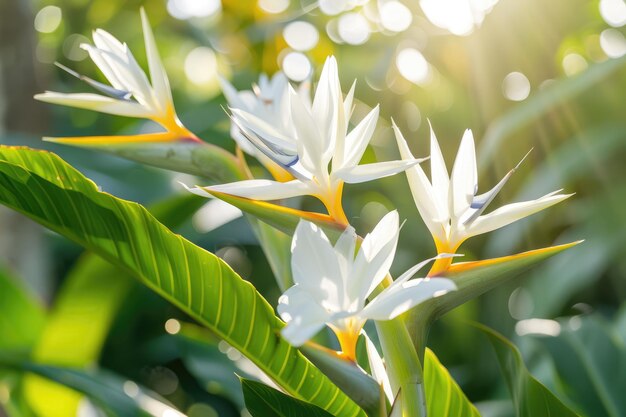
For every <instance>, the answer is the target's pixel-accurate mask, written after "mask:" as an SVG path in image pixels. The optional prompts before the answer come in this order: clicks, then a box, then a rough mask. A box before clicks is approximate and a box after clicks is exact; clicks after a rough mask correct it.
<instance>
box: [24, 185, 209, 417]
mask: <svg viewBox="0 0 626 417" xmlns="http://www.w3.org/2000/svg"><path fill="white" fill-rule="evenodd" d="M204 203H205V200H204V199H203V198H201V197H198V196H195V195H193V194H182V195H178V196H174V197H171V198H167V199H165V200H163V201H161V202H158V203H157V204H155V205H153V206H152V207H151V209H150V212H151V213H153V214H154V216H155V217H157V218H158V219H159V220H160V221H162V222H163V223H165V224H167V225H168V226H169V227H175V226H177V225H179V224H180V223H182V222H183V221H185V220H186V219H187V218H189V216H191V214H193V213H194V212H195V211H196V210H197V209H198V208H200V207H201V206H202V204H204ZM132 284H133V281H132V280H131V277H130V276H129V275H128V274H127V273H125V272H124V271H121V270H120V268H119V267H117V266H115V265H113V264H111V263H109V262H107V261H105V260H104V259H102V258H100V257H99V256H98V255H95V254H93V253H86V254H85V255H83V256H82V257H81V258H80V259H79V260H78V262H77V263H76V264H75V265H74V267H73V268H72V270H71V271H70V272H69V274H68V275H67V277H66V278H65V280H64V283H63V287H62V288H61V290H60V293H59V296H58V297H57V298H56V300H55V304H54V306H53V308H52V310H51V312H50V314H49V316H48V319H47V322H46V325H45V329H44V330H43V332H42V334H41V336H40V337H39V339H38V341H37V344H36V346H35V348H34V349H33V353H32V358H33V360H35V361H36V362H38V363H41V364H46V365H58V366H68V367H73V368H77V369H80V368H85V367H88V366H90V365H93V364H95V363H96V362H97V360H98V357H99V356H100V351H101V349H102V345H103V344H104V341H105V338H106V335H107V334H108V332H109V328H110V326H111V323H112V321H113V319H114V317H115V315H116V313H117V311H118V309H119V307H120V305H121V304H122V303H123V302H125V299H126V295H127V294H128V292H129V290H130V289H131V288H132ZM78 340H80V343H77V341H78ZM22 390H23V393H24V395H25V397H26V399H27V400H28V401H29V403H30V406H31V407H32V408H33V409H34V410H36V412H37V414H38V415H39V416H40V417H66V416H69V415H75V414H76V411H77V409H78V406H79V404H80V401H81V398H82V395H81V394H79V393H78V392H76V391H74V390H72V389H70V388H67V387H64V386H62V385H60V384H57V383H55V382H53V381H50V380H48V379H45V378H42V377H40V376H37V375H28V376H26V377H25V378H24V381H23V382H22Z"/></svg>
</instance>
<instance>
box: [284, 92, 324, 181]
mask: <svg viewBox="0 0 626 417" xmlns="http://www.w3.org/2000/svg"><path fill="white" fill-rule="evenodd" d="M289 102H290V104H291V116H292V118H293V123H294V127H295V130H296V134H297V138H298V141H297V145H298V155H299V156H300V161H301V162H302V165H304V167H305V168H306V169H307V170H309V171H311V172H314V173H318V172H321V171H325V170H326V169H327V167H326V165H324V164H323V153H324V151H325V148H324V146H325V143H324V142H323V139H322V138H321V136H322V135H321V134H320V130H319V129H318V126H316V124H315V121H314V120H313V117H312V116H311V113H310V111H309V109H308V108H307V107H306V106H305V105H304V103H303V102H302V99H301V98H300V96H299V95H298V94H297V93H296V92H295V91H294V90H293V88H290V89H289Z"/></svg>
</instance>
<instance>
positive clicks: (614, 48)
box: [600, 29, 626, 58]
mask: <svg viewBox="0 0 626 417" xmlns="http://www.w3.org/2000/svg"><path fill="white" fill-rule="evenodd" d="M600 47H601V48H602V50H603V51H604V53H605V54H606V55H607V56H608V57H610V58H619V57H621V56H622V55H624V54H626V38H624V35H622V33H621V32H620V31H617V30H615V29H606V30H603V31H602V33H601V34H600Z"/></svg>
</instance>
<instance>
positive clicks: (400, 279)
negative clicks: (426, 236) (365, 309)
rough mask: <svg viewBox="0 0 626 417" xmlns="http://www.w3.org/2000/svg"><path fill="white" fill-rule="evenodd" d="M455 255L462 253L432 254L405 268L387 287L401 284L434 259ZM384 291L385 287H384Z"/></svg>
mask: <svg viewBox="0 0 626 417" xmlns="http://www.w3.org/2000/svg"><path fill="white" fill-rule="evenodd" d="M456 256H463V255H456V254H450V253H440V254H439V255H437V256H434V257H432V258H429V259H426V260H425V261H422V262H420V263H418V264H416V265H413V266H412V267H411V268H409V269H407V270H406V271H405V272H404V273H403V274H402V275H400V276H399V277H398V278H397V279H396V280H395V281H394V282H393V284H391V285H390V286H389V287H387V288H391V287H393V286H395V285H401V284H404V283H405V282H406V281H408V280H409V279H411V278H412V277H413V276H414V275H415V274H417V272H418V271H419V270H420V269H422V268H423V267H424V266H425V265H426V264H428V263H429V262H432V261H434V260H436V259H444V258H452V257H456ZM385 291H386V289H385Z"/></svg>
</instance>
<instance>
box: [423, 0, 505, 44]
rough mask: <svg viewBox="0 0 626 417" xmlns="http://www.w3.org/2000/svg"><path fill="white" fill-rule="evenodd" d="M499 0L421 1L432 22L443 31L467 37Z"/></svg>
mask: <svg viewBox="0 0 626 417" xmlns="http://www.w3.org/2000/svg"><path fill="white" fill-rule="evenodd" d="M497 2H498V0H420V6H421V8H422V10H423V12H424V14H425V15H426V17H427V18H428V20H430V22H431V23H432V24H433V25H435V26H438V27H440V28H442V29H446V30H448V31H449V32H451V33H453V34H455V35H458V36H466V35H469V34H470V33H472V32H473V30H474V27H475V26H479V25H480V24H481V23H482V21H483V20H484V18H485V16H486V15H487V14H488V13H489V12H490V11H491V9H492V8H493V6H495V5H496V3H497Z"/></svg>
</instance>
